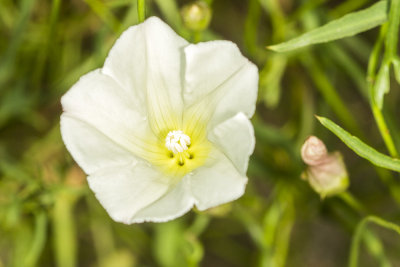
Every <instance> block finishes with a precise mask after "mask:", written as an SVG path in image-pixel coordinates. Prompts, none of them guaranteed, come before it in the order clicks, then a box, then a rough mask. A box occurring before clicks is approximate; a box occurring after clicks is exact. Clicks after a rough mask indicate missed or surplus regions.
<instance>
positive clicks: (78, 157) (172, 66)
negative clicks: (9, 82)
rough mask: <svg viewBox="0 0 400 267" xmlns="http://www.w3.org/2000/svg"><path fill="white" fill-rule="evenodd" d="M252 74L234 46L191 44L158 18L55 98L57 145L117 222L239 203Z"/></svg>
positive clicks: (133, 30)
mask: <svg viewBox="0 0 400 267" xmlns="http://www.w3.org/2000/svg"><path fill="white" fill-rule="evenodd" d="M257 84H258V71H257V68H256V66H255V65H254V64H252V63H251V62H249V61H248V60H247V59H246V58H245V57H243V56H242V55H241V53H240V51H239V49H238V48H237V46H236V45H235V44H233V43H232V42H229V41H212V42H204V43H199V44H189V43H188V42H187V41H185V40H184V39H183V38H181V37H179V36H178V35H177V34H176V33H175V32H174V31H173V30H172V29H171V28H170V27H169V26H168V25H166V24H165V23H164V22H162V21H161V20H160V19H158V18H156V17H152V18H149V19H147V20H146V21H145V22H144V23H142V24H139V25H137V26H133V27H130V28H129V29H128V30H126V31H125V32H124V33H123V34H122V35H121V36H120V38H119V39H118V40H117V41H116V43H115V44H114V46H113V47H112V49H111V51H110V53H109V55H108V57H107V59H106V61H105V63H104V66H103V67H102V68H101V69H97V70H94V71H92V72H90V73H88V74H86V75H84V76H82V77H81V78H80V80H79V81H78V82H77V83H76V84H75V85H74V86H72V88H71V89H70V90H69V91H68V92H67V93H66V94H65V95H64V96H63V97H62V99H61V103H62V107H63V111H64V112H63V114H62V115H61V133H62V137H63V140H64V143H65V145H66V147H67V149H68V150H69V152H70V153H71V155H72V156H73V158H74V159H75V161H76V162H77V163H78V165H79V166H80V167H81V168H82V169H83V170H84V171H85V173H86V174H87V175H88V184H89V187H90V188H91V189H92V190H93V192H94V193H95V195H96V197H97V199H98V200H99V201H100V203H101V204H102V205H103V206H104V208H105V209H106V210H107V212H108V213H109V215H110V216H111V217H112V218H113V219H114V220H115V221H118V222H122V223H126V224H130V223H138V222H144V221H154V222H164V221H167V220H171V219H174V218H176V217H178V216H181V215H183V214H184V213H186V212H187V211H189V210H190V209H191V208H192V207H193V206H194V205H195V206H196V207H197V208H198V209H199V210H205V209H208V208H211V207H214V206H217V205H220V204H223V203H226V202H229V201H232V200H235V199H237V198H239V197H240V196H241V195H242V194H243V193H244V190H245V186H246V183H247V177H246V170H247V165H248V160H249V156H250V155H251V154H252V152H253V149H254V143H255V141H254V133H253V127H252V125H251V123H250V121H249V118H250V117H251V116H252V115H253V113H254V111H255V101H256V97H257V86H258V85H257Z"/></svg>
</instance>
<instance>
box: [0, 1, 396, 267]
mask: <svg viewBox="0 0 400 267" xmlns="http://www.w3.org/2000/svg"><path fill="white" fill-rule="evenodd" d="M205 2H207V4H209V5H210V8H211V10H212V21H211V24H210V26H209V28H208V29H207V30H205V31H203V32H192V31H190V30H189V29H187V28H186V27H185V25H184V24H183V22H182V19H181V16H180V9H181V8H182V6H183V5H185V4H187V3H189V1H175V0H153V1H147V2H146V8H147V14H146V15H147V16H151V15H156V16H159V17H160V18H162V19H163V20H164V21H166V22H167V23H168V24H169V25H170V26H171V27H172V28H173V29H174V30H175V31H177V32H178V33H179V34H180V35H182V36H183V37H184V38H186V39H188V40H189V41H191V42H198V41H207V40H213V39H226V40H232V41H233V42H235V43H236V44H238V46H239V47H240V49H241V51H242V53H243V54H244V55H245V56H246V57H248V58H249V59H250V60H251V61H253V62H254V63H255V64H257V65H258V67H259V70H260V87H259V101H258V105H257V112H256V115H255V116H254V118H253V124H254V127H255V133H256V138H257V145H256V149H255V153H254V155H253V156H252V158H251V161H250V166H249V171H248V176H249V184H248V186H247V189H246V193H245V195H244V196H243V197H242V198H241V199H239V200H237V201H235V202H234V203H230V204H226V205H223V206H220V207H217V208H214V209H211V210H209V211H206V212H198V211H196V210H194V211H191V212H190V213H188V214H186V215H184V216H183V217H181V218H179V219H177V220H174V221H171V222H168V223H160V224H156V223H144V224H136V225H130V226H128V225H123V224H119V223H115V222H113V221H112V220H111V219H110V218H109V216H108V215H107V214H106V212H105V211H104V209H103V208H102V207H101V205H100V204H99V203H98V202H97V200H96V199H95V197H94V195H93V193H92V192H91V191H90V190H89V189H88V186H87V183H86V178H85V174H84V173H83V172H82V171H81V170H80V168H79V167H78V166H77V165H76V164H75V163H74V161H73V160H72V158H71V156H70V155H69V153H68V152H67V150H66V148H65V147H64V144H63V142H62V140H61V136H60V130H59V117H60V114H61V112H62V110H61V105H60V97H61V96H62V95H63V94H64V93H65V92H66V91H67V90H68V89H69V88H70V87H71V86H72V85H73V84H74V83H75V82H76V81H77V80H78V79H79V77H80V76H81V75H83V74H85V73H87V72H88V71H90V70H93V69H96V68H99V67H101V66H102V64H103V62H104V59H105V57H106V55H107V53H108V51H109V49H110V48H111V46H112V45H113V43H114V41H115V40H116V39H117V38H118V36H119V35H120V34H121V33H122V32H123V31H124V30H125V29H127V28H128V27H129V26H131V25H135V24H137V23H138V17H137V2H136V0H70V1H66V0H65V1H62V0H0V267H5V266H7V267H8V266H15V267H20V266H23V267H29V266H58V267H73V266H101V267H103V266H104V267H111V266H113V267H125V266H163V267H164V266H165V267H180V266H207V267H208V266H210V267H214V266H215V267H217V266H296V267H302V266H307V267H309V266H311V267H314V266H315V267H331V266H345V265H346V264H347V261H348V258H349V255H350V246H351V238H352V235H353V233H354V231H355V229H356V226H357V224H358V223H359V222H360V220H361V219H362V218H363V217H364V216H365V215H367V214H376V215H378V216H380V217H382V218H385V219H386V220H389V221H392V222H395V223H396V222H397V223H398V222H400V209H399V207H400V189H399V188H400V181H399V179H398V178H399V177H398V174H395V173H390V172H388V171H384V170H382V169H381V170H379V169H376V168H374V167H373V166H372V165H371V164H370V163H369V162H367V161H366V160H364V159H361V158H359V157H358V156H357V155H356V154H354V153H353V152H352V151H351V150H350V149H349V148H347V147H346V146H345V145H344V144H343V143H342V142H340V140H339V139H338V138H337V137H335V136H334V135H333V134H332V133H330V132H329V131H328V130H326V129H325V128H323V127H322V126H321V125H319V124H318V122H317V120H316V119H315V118H314V114H318V115H323V116H325V117H329V118H331V119H332V120H334V121H336V122H337V123H338V124H340V125H341V126H343V127H344V128H346V130H348V131H350V132H351V133H353V134H355V135H357V136H358V137H360V138H361V139H363V140H364V141H365V142H367V143H368V144H370V145H371V146H373V147H375V148H376V149H377V150H379V151H381V152H383V153H386V154H387V151H386V148H385V144H384V142H383V140H382V138H381V137H380V134H379V130H378V128H377V126H376V124H375V121H374V117H373V115H372V113H371V109H370V106H369V101H368V90H367V88H368V85H367V80H366V78H365V77H366V75H367V66H368V60H369V58H370V54H371V52H372V49H373V46H374V43H375V41H376V40H377V38H378V36H379V28H375V29H373V30H370V31H367V32H364V33H362V34H359V35H356V36H354V37H351V38H346V39H342V40H339V41H335V42H331V43H326V44H321V45H316V46H313V47H309V48H305V49H300V50H296V51H293V52H290V53H275V52H271V51H268V50H267V49H266V48H265V46H267V45H272V44H276V43H279V42H282V41H285V40H288V39H291V38H293V37H296V36H298V35H300V34H301V33H304V32H306V31H308V30H310V29H313V28H316V27H318V26H320V25H322V24H324V23H326V22H328V21H331V20H334V19H337V18H339V17H341V16H343V15H345V14H347V13H350V12H353V11H355V10H359V9H362V8H366V7H368V6H370V5H372V4H373V3H374V1H367V0H347V1H337V0H230V1H229V0H214V1H211V0H208V1H205ZM391 84H392V90H391V91H390V94H389V96H387V97H386V99H385V106H384V109H383V114H384V116H385V118H386V121H387V124H388V125H389V127H390V129H391V132H392V133H393V134H392V137H393V139H394V143H395V145H396V147H397V148H398V147H399V144H400V129H399V126H400V122H399V118H400V105H398V103H399V94H400V90H399V85H398V84H396V83H395V81H393V80H392V81H391ZM309 135H317V136H318V137H319V138H321V139H322V140H324V142H325V143H326V144H327V146H328V148H329V149H330V150H331V151H334V150H338V151H341V152H342V153H343V155H344V159H345V163H346V165H347V168H348V172H349V176H350V181H351V186H350V189H349V192H350V193H351V197H350V198H346V197H345V196H343V195H342V196H338V197H331V198H328V199H325V200H323V201H322V200H321V199H320V197H319V196H318V195H317V194H316V193H315V192H313V191H312V189H311V188H310V187H309V185H308V184H307V183H306V182H304V181H303V180H301V179H300V175H301V173H302V172H303V171H304V169H305V165H304V164H303V163H302V161H301V158H300V147H301V145H302V143H303V142H304V140H305V139H306V138H307V136H309ZM360 203H361V204H360ZM360 206H361V207H360ZM368 229H370V230H369V231H370V232H369V233H372V234H371V235H365V236H364V238H363V242H362V246H361V247H360V251H359V253H360V260H359V261H360V262H359V266H400V238H399V236H396V235H394V234H393V232H391V231H390V230H387V229H384V228H381V227H376V226H373V225H370V226H369V227H368Z"/></svg>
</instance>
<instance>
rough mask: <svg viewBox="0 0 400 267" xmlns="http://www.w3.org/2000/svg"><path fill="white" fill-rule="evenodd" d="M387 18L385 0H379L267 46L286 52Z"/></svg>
mask: <svg viewBox="0 0 400 267" xmlns="http://www.w3.org/2000/svg"><path fill="white" fill-rule="evenodd" d="M386 20H387V2H386V1H379V2H378V3H376V4H374V5H372V6H371V7H369V8H366V9H363V10H361V11H357V12H352V13H349V14H347V15H345V16H343V17H341V18H339V19H336V20H333V21H331V22H329V23H327V24H325V25H323V26H321V27H318V28H316V29H314V30H311V31H309V32H307V33H305V34H303V35H301V36H299V37H297V38H294V39H292V40H290V41H287V42H284V43H280V44H277V45H272V46H268V47H267V48H268V49H271V50H274V51H276V52H287V51H291V50H294V49H298V48H301V47H304V46H308V45H312V44H319V43H325V42H329V41H333V40H338V39H341V38H344V37H349V36H353V35H355V34H358V33H361V32H364V31H367V30H369V29H372V28H374V27H376V26H379V25H381V24H382V23H384V22H385V21H386Z"/></svg>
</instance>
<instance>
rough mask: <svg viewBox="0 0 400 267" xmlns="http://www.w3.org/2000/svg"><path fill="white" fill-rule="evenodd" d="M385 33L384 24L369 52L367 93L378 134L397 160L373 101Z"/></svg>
mask: <svg viewBox="0 0 400 267" xmlns="http://www.w3.org/2000/svg"><path fill="white" fill-rule="evenodd" d="M387 31H388V27H387V24H385V25H383V26H382V28H381V31H380V34H379V37H378V40H377V41H376V43H375V45H374V48H373V50H372V52H371V56H370V58H369V62H368V74H367V81H368V85H369V92H370V105H371V109H372V113H373V115H374V118H375V121H376V124H377V126H378V129H379V132H380V134H381V136H382V139H383V141H384V142H385V145H386V147H387V149H388V151H389V153H390V155H391V156H392V157H394V158H397V157H398V152H397V150H396V146H395V144H394V142H393V138H392V136H391V134H390V131H389V128H388V127H387V124H386V121H385V118H384V116H383V114H382V111H381V109H380V108H379V107H378V106H377V104H376V103H375V101H374V84H375V80H376V68H377V65H378V61H379V57H380V52H381V50H382V45H383V41H384V37H385V36H386V33H387Z"/></svg>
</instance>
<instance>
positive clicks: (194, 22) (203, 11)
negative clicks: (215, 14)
mask: <svg viewBox="0 0 400 267" xmlns="http://www.w3.org/2000/svg"><path fill="white" fill-rule="evenodd" d="M181 14H182V19H183V23H184V24H185V26H186V27H187V28H188V29H189V30H192V31H203V30H205V29H206V28H207V27H208V25H209V24H210V21H211V9H210V7H209V6H208V5H207V3H205V2H203V1H196V2H194V3H192V4H188V5H185V6H184V7H183V8H182V11H181Z"/></svg>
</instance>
